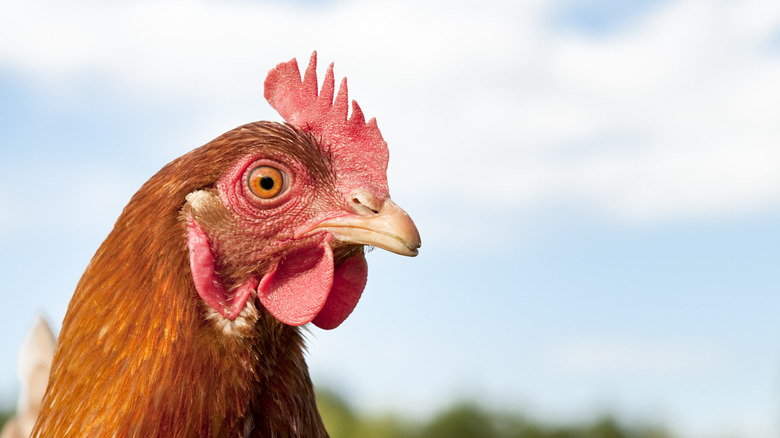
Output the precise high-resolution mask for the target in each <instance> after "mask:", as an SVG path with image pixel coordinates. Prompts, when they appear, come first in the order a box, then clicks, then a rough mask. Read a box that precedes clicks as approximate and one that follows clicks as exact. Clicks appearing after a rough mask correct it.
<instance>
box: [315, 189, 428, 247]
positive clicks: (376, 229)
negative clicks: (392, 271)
mask: <svg viewBox="0 0 780 438" xmlns="http://www.w3.org/2000/svg"><path fill="white" fill-rule="evenodd" d="M311 230H325V231H327V232H329V233H331V234H333V237H335V238H336V240H338V241H340V242H343V243H354V244H359V245H371V246H375V247H377V248H382V249H385V250H387V251H390V252H394V253H396V254H400V255H404V256H410V257H414V256H416V255H417V249H418V248H419V247H420V244H421V242H420V233H419V232H418V231H417V227H416V226H415V225H414V222H413V221H412V218H410V217H409V215H408V214H406V212H405V211H404V210H403V209H402V208H401V207H399V206H398V205H396V204H395V202H393V201H392V200H390V198H388V199H386V200H385V202H384V203H383V204H382V208H381V210H380V211H379V212H378V213H374V214H368V215H363V214H351V215H348V216H341V217H335V218H333V219H326V220H324V221H322V222H320V223H319V224H317V225H316V226H314V227H313V228H311Z"/></svg>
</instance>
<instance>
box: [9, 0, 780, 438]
mask: <svg viewBox="0 0 780 438" xmlns="http://www.w3.org/2000/svg"><path fill="white" fill-rule="evenodd" d="M313 50H317V51H318V54H319V59H320V69H319V71H320V76H321V75H322V74H323V72H324V68H325V66H326V65H327V64H328V63H329V62H331V61H334V62H335V63H336V64H335V72H336V76H337V77H340V76H345V75H346V76H348V77H349V84H350V95H351V97H353V98H355V99H356V100H358V101H359V102H360V104H361V107H362V108H363V110H364V111H365V112H366V115H367V116H369V117H371V116H375V117H377V119H378V122H379V126H380V128H381V129H382V133H383V135H384V138H385V139H386V140H387V141H388V143H389V146H390V152H391V156H390V169H389V174H388V177H389V181H390V187H391V193H392V196H393V199H394V200H395V201H396V202H397V203H398V204H399V205H401V206H403V207H404V208H405V209H406V210H407V211H408V212H409V213H410V214H411V216H412V217H413V218H414V220H415V222H416V223H417V225H418V227H419V229H420V232H421V235H422V238H423V247H422V249H421V252H420V255H419V256H418V257H417V258H416V259H408V258H402V257H398V256H395V255H392V254H387V253H385V252H383V251H374V252H372V253H371V254H369V266H370V275H369V282H368V287H367V289H366V293H365V294H364V295H363V298H362V300H361V303H360V305H359V306H358V308H357V309H356V311H355V313H354V314H353V315H352V316H351V317H350V318H349V319H348V320H347V321H346V322H345V323H344V324H343V325H342V326H341V327H339V328H338V329H336V330H334V331H332V332H326V331H322V330H319V329H316V328H311V330H310V334H309V335H308V338H309V351H310V353H309V361H308V362H309V365H310V367H311V372H312V376H313V379H314V381H315V385H317V386H318V387H320V388H324V389H326V392H325V393H323V396H322V400H323V403H327V406H326V407H324V408H323V412H324V414H325V416H326V419H327V421H328V422H329V424H330V425H331V430H332V431H333V434H334V437H339V436H342V437H347V436H372V435H371V434H370V433H368V432H365V430H367V429H360V428H361V427H369V426H371V427H374V426H377V425H378V426H377V427H379V429H381V430H384V431H391V432H392V431H397V432H398V434H396V435H386V436H457V435H455V434H454V432H452V431H453V430H457V431H461V432H463V431H467V432H463V433H466V435H461V436H502V437H504V436H507V437H508V436H517V437H520V436H523V437H533V436H558V437H566V436H588V437H597V436H598V437H617V436H634V437H639V436H643V437H662V436H667V435H666V434H667V433H668V434H671V436H678V437H692V438H726V437H755V438H763V437H777V436H780V317H778V313H780V274H779V273H780V268H779V266H780V250H778V248H779V247H780V122H778V117H779V116H780V2H777V1H774V0H745V1H732V0H582V1H576V0H525V1H513V0H505V1H502V0H495V1H492V0H487V1H480V2H458V1H438V2H437V1H412V0H395V1H392V2H391V1H378V2H358V1H352V0H333V1H328V0H322V1H315V0H295V1H291V2H284V1H252V0H228V1H216V0H213V1H209V0H195V1H184V0H155V1H151V0H148V1H147V0H142V1H133V2H130V1H114V2H105V1H97V0H73V1H69V2H56V1H53V0H25V1H21V0H10V1H4V2H2V3H1V4H0V187H2V189H0V273H1V274H2V277H1V280H0V294H1V295H0V296H1V297H2V307H3V309H5V311H4V316H3V317H2V318H0V333H2V335H1V337H0V406H5V407H6V408H7V409H9V410H12V409H13V408H14V404H15V398H16V395H17V392H18V389H19V383H18V380H17V377H16V362H17V354H18V351H19V349H20V347H21V344H22V342H23V340H24V337H25V334H26V333H27V331H28V330H29V329H30V327H31V326H32V324H33V322H34V320H35V316H36V314H39V313H41V314H43V315H44V316H45V317H46V318H47V319H48V320H49V321H50V322H51V323H52V326H53V327H54V330H55V332H57V331H59V327H60V322H61V321H62V318H63V317H64V314H65V311H66V308H67V304H68V301H69V299H70V296H71V294H72V291H73V289H74V288H75V285H76V282H77V281H78V279H79V277H80V275H81V273H82V272H83V270H84V268H85V267H86V265H87V263H88V261H89V259H90V258H91V256H92V254H93V253H94V251H95V250H96V249H97V247H98V245H99V244H100V242H101V241H102V239H103V238H104V237H105V236H106V235H107V234H108V232H109V230H110V229H111V227H112V225H113V222H114V220H115V219H116V217H117V216H118V215H119V213H120V211H121V210H122V208H123V206H124V205H125V204H126V203H127V201H128V200H129V199H130V197H131V195H132V194H133V193H134V192H135V190H136V189H137V188H139V187H140V185H141V184H142V183H143V182H144V181H146V179H148V178H149V177H150V176H151V175H152V174H154V173H155V172H156V171H157V170H158V169H159V168H161V167H162V166H163V165H164V164H166V163H167V162H169V161H170V160H172V159H174V158H176V157H177V156H179V155H181V154H183V153H185V152H187V151H189V150H191V149H193V148H194V147H197V146H200V145H202V144H204V143H206V142H208V141H209V140H211V139H212V138H214V137H216V136H217V135H219V134H221V133H222V132H224V131H227V130H229V129H232V128H234V127H236V126H238V125H240V124H243V123H246V122H250V121H255V120H277V121H278V120H280V118H279V116H278V115H277V114H276V113H275V112H274V111H273V110H272V109H271V108H270V106H269V105H268V104H267V103H266V102H265V100H264V99H263V97H262V84H263V80H264V78H265V75H266V73H267V71H268V70H269V69H271V68H272V67H273V66H275V65H276V64H277V63H279V62H282V61H286V60H289V59H290V58H293V57H297V58H298V59H299V62H300V63H302V64H305V62H306V60H307V59H308V57H309V55H310V54H311V52H312V51H313ZM121 311H122V309H117V312H121ZM449 420H452V421H453V423H452V424H455V426H452V424H450V423H447V421H449ZM458 421H460V423H458ZM437 422H443V423H441V424H440V423H437ZM366 424H368V425H369V426H366ZM442 424H443V425H442ZM372 425H373V426H372ZM437 425H439V426H437ZM435 427H440V429H435ZM524 427H525V428H526V429H523V428H524ZM534 427H535V428H536V430H537V431H539V434H538V435H533V434H532V432H529V431H531V430H533V428H534ZM447 428H450V429H447ZM453 428H454V429H453ZM470 428H471V429H470ZM474 428H476V429H475V430H478V431H481V433H482V434H481V435H480V433H476V434H472V435H468V431H469V430H473V429H474ZM529 428H530V429H529ZM448 430H449V431H450V432H448ZM487 430H494V431H495V434H493V435H491V434H492V433H493V432H490V433H488V432H487ZM522 430H526V432H522ZM544 431H547V432H544ZM577 431H579V432H577ZM548 432H549V433H550V434H549V435H544V434H543V433H548ZM371 433H374V434H375V435H373V436H381V435H376V433H377V432H371ZM388 433H389V432H388ZM393 433H395V432H393ZM404 433H405V434H406V435H403V434H404ZM522 433H525V434H524V435H523V434H522ZM556 433H557V435H556ZM567 433H569V434H568V435H567ZM577 433H580V434H579V435H577ZM415 434H416V435H415ZM437 434H438V435H437ZM621 434H622V435H621Z"/></svg>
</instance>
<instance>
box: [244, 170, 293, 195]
mask: <svg viewBox="0 0 780 438" xmlns="http://www.w3.org/2000/svg"><path fill="white" fill-rule="evenodd" d="M284 185H285V175H284V174H283V173H282V171H280V170H279V169H276V168H273V167H271V166H260V167H256V168H254V169H252V171H251V172H249V189H250V190H251V191H252V193H254V194H255V196H257V197H259V198H262V199H270V198H273V197H275V196H277V195H279V193H281V192H282V189H284Z"/></svg>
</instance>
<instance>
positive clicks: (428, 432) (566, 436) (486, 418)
mask: <svg viewBox="0 0 780 438" xmlns="http://www.w3.org/2000/svg"><path fill="white" fill-rule="evenodd" d="M317 402H318V405H319V407H320V412H321V414H322V417H323V419H324V421H325V426H326V427H327V428H328V431H329V432H330V435H331V437H332V438H671V435H669V434H668V433H666V432H665V431H664V430H663V429H661V428H658V427H647V426H643V427H640V426H626V425H623V424H620V423H619V422H617V421H616V420H614V419H613V418H610V417H604V418H600V419H597V420H596V421H593V422H591V423H587V424H578V425H548V424H541V423H539V422H536V421H533V420H530V419H527V418H525V417H524V416H522V415H521V414H517V413H511V412H493V411H490V410H488V409H486V408H484V407H481V406H479V405H477V404H475V403H472V402H468V401H465V402H460V403H456V404H454V405H452V406H451V407H450V408H448V409H446V410H444V411H442V412H440V413H438V414H437V415H435V416H434V417H433V418H432V419H430V420H428V421H425V422H422V423H419V422H413V421H411V420H408V419H404V418H401V417H399V416H395V415H382V416H370V415H364V414H361V413H358V412H356V411H355V410H354V409H352V407H350V406H349V404H348V403H346V401H344V399H342V398H341V397H339V396H338V395H336V394H335V393H333V392H330V391H322V392H319V393H318V394H317Z"/></svg>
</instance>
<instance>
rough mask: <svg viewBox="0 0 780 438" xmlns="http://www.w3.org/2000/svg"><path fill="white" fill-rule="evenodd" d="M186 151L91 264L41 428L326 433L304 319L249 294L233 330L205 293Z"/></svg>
mask: <svg viewBox="0 0 780 438" xmlns="http://www.w3.org/2000/svg"><path fill="white" fill-rule="evenodd" d="M197 151H198V150H196V151H194V152H197ZM187 159H188V156H184V157H182V158H181V159H179V160H177V161H174V162H173V163H171V164H170V165H168V166H166V167H165V168H163V169H162V170H161V171H160V172H159V173H158V174H157V175H155V177H153V178H152V179H151V180H150V181H149V182H148V183H147V184H146V185H145V186H144V187H143V188H141V190H140V191H139V192H138V193H137V194H136V195H135V196H134V197H133V199H132V200H131V202H130V203H129V204H128V206H127V207H126V208H125V211H124V212H123V213H122V215H121V216H120V218H119V220H118V221H117V223H116V225H115V227H114V230H113V231H112V232H111V234H110V235H109V236H108V238H107V239H106V240H105V242H103V244H102V245H101V247H100V248H99V249H98V251H97V253H96V254H95V256H94V258H93V259H92V261H91V262H90V264H89V266H88V267H87V270H86V271H85V273H84V275H83V277H82V278H81V281H80V282H79V284H78V286H77V288H76V291H75V293H74V296H73V299H72V300H71V303H70V305H69V308H68V312H67V314H66V316H65V320H64V321H63V326H62V331H61V333H60V341H59V345H58V347H57V351H56V353H55V357H54V362H53V365H52V372H51V375H50V382H49V388H48V390H47V393H46V396H45V397H44V400H43V407H42V412H41V415H40V417H39V419H38V422H37V424H36V427H35V429H34V431H33V435H32V436H34V437H51V436H58V437H66V436H92V437H103V436H128V437H132V436H138V437H157V436H159V437H163V436H164V437H178V436H181V437H185V436H186V437H191V436H205V437H222V436H225V437H227V436H229V437H236V436H290V437H297V436H301V437H304V436H306V437H310V436H327V434H326V433H325V431H324V428H323V426H322V421H321V419H320V417H319V413H318V412H317V409H316V404H315V399H314V393H313V388H312V385H311V381H310V379H309V374H308V370H307V367H306V364H305V362H304V357H303V348H304V345H303V339H302V337H301V335H300V333H299V331H298V330H297V328H294V327H290V326H287V325H284V324H282V323H280V322H278V321H277V320H276V319H274V318H273V317H272V316H271V315H270V314H269V313H268V312H267V311H265V309H263V308H262V307H260V306H258V310H256V312H255V313H252V312H251V305H253V304H254V303H250V304H251V305H250V307H249V309H250V311H249V313H248V314H247V315H242V316H243V317H244V321H243V322H244V324H243V325H241V326H237V327H233V328H232V329H230V328H229V329H226V328H225V323H224V321H219V320H216V319H215V317H213V316H212V317H211V318H209V310H210V308H208V306H207V305H205V304H204V303H203V302H202V301H201V300H200V299H199V297H198V295H197V292H196V291H195V287H194V285H193V283H192V279H191V274H190V271H189V264H188V262H187V260H188V254H187V246H186V241H185V226H184V223H183V222H182V221H181V220H180V218H179V209H180V208H181V205H182V204H183V202H184V196H186V194H187V193H189V192H190V191H192V190H194V189H195V188H196V187H188V186H187V185H186V184H182V185H177V184H170V183H166V181H169V180H170V176H171V175H170V174H172V173H175V171H176V170H177V169H179V168H181V167H182V166H184V167H186V166H188V164H187V163H186V160H187ZM182 161H185V162H184V163H182ZM197 184H200V187H202V186H203V182H195V183H193V184H191V185H193V186H194V185H197ZM253 300H255V297H251V298H250V301H253ZM240 318H241V316H240Z"/></svg>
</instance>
